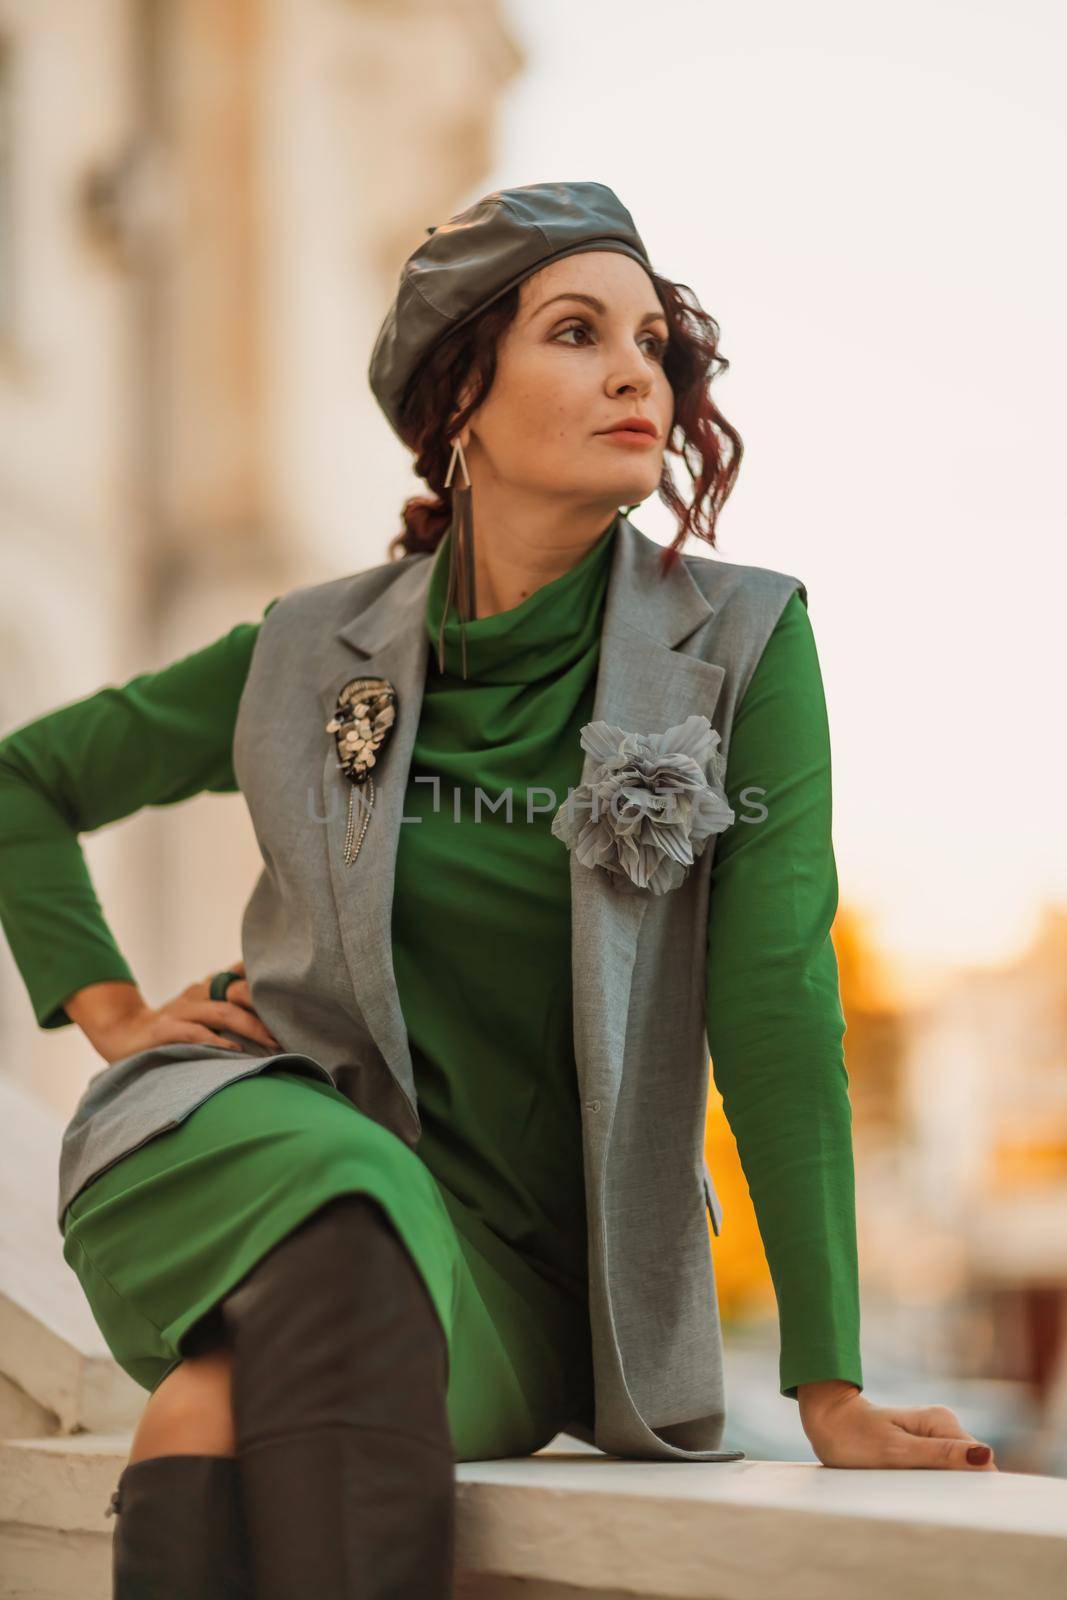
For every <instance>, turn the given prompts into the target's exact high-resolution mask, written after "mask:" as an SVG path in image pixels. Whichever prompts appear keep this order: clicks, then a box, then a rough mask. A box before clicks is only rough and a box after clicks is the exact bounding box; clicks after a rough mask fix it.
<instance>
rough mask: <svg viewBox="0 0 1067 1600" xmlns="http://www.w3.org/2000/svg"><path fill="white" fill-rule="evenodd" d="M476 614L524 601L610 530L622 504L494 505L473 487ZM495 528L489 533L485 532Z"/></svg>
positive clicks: (491, 613)
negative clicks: (527, 507)
mask: <svg viewBox="0 0 1067 1600" xmlns="http://www.w3.org/2000/svg"><path fill="white" fill-rule="evenodd" d="M471 496H472V499H471V512H472V515H473V519H474V581H475V592H476V596H477V612H476V614H477V616H478V617H479V618H481V617H492V616H496V614H497V613H498V612H500V611H509V610H511V608H512V607H513V606H517V605H520V604H521V603H522V601H523V600H526V599H528V598H529V596H530V595H531V594H533V593H534V592H535V591H536V590H537V589H540V588H541V587H542V585H543V584H546V583H551V582H552V580H553V579H554V578H559V577H562V575H563V574H564V573H565V572H569V571H570V569H571V567H573V566H576V565H577V564H578V562H579V561H581V559H582V557H583V556H584V555H586V554H587V553H588V552H589V551H590V550H591V549H592V548H593V546H594V545H595V544H596V542H597V540H598V539H600V538H601V537H602V536H603V535H604V534H605V533H606V532H607V530H608V528H609V526H610V525H611V523H612V521H613V520H614V518H615V516H616V514H617V511H618V508H617V507H616V506H610V507H607V508H605V506H604V504H603V502H602V501H601V502H598V503H596V504H595V505H583V506H580V507H577V508H571V509H569V510H568V511H567V513H566V514H565V515H564V516H561V515H560V513H559V510H558V508H553V509H551V510H545V509H543V508H542V509H541V510H540V511H537V510H530V511H525V512H524V511H522V510H521V509H518V508H516V507H515V506H514V505H513V504H509V505H508V506H507V507H501V506H499V505H494V503H493V497H492V495H489V496H486V495H485V494H484V493H479V491H478V489H477V488H472V490H471ZM487 528H491V529H492V530H493V531H492V535H491V537H490V536H488V535H487V533H486V532H485V531H484V530H486V529H487Z"/></svg>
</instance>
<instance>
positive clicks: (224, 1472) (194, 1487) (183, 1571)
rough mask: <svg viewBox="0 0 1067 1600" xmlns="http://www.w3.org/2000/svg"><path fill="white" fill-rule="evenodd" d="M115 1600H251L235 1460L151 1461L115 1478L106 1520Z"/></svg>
mask: <svg viewBox="0 0 1067 1600" xmlns="http://www.w3.org/2000/svg"><path fill="white" fill-rule="evenodd" d="M116 1513H117V1520H116V1522H115V1528H114V1533H113V1534H112V1540H111V1571H112V1595H113V1597H114V1600H252V1597H253V1590H252V1580H251V1574H250V1571H249V1567H248V1547H247V1544H246V1540H245V1530H244V1509H243V1504H242V1500H241V1488H240V1473H239V1467H238V1463H237V1461H236V1460H235V1459H234V1458H233V1456H195V1455H174V1456H148V1457H145V1458H144V1459H143V1460H140V1461H133V1462H130V1463H129V1464H128V1465H127V1466H126V1467H124V1468H123V1470H122V1473H121V1474H120V1476H119V1481H118V1487H117V1488H116V1490H115V1492H114V1494H113V1495H112V1496H111V1504H110V1505H109V1506H108V1509H107V1515H108V1516H112V1515H114V1514H116Z"/></svg>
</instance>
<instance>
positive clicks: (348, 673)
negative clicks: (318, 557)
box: [318, 557, 433, 1136]
mask: <svg viewBox="0 0 1067 1600" xmlns="http://www.w3.org/2000/svg"><path fill="white" fill-rule="evenodd" d="M432 565H433V563H432V560H431V559H430V558H429V557H427V558H425V559H423V560H419V561H414V562H412V564H411V566H410V567H409V568H408V570H407V571H406V572H402V573H400V574H399V575H398V577H397V578H396V579H395V581H394V582H393V583H391V584H390V585H389V587H388V588H387V589H386V590H384V591H383V593H382V594H381V595H379V597H378V599H377V600H375V601H374V602H373V604H371V605H370V606H368V607H367V609H366V610H365V611H362V612H360V614H359V616H357V617H355V618H353V619H352V620H350V621H349V622H346V623H345V624H344V626H343V627H341V628H339V629H338V631H337V632H336V633H335V634H334V636H333V638H332V640H331V641H330V644H329V646H328V647H327V650H326V654H325V662H324V668H323V672H322V676H321V678H320V680H319V686H318V687H319V703H320V706H321V709H322V721H323V726H324V727H325V724H326V723H327V722H328V721H329V720H330V717H331V716H332V714H333V711H334V707H335V705H336V702H337V695H338V693H339V691H340V689H341V687H342V686H343V685H344V684H345V683H347V682H348V680H349V679H350V678H354V677H363V676H367V677H370V676H375V677H381V678H387V679H388V680H389V682H390V683H391V684H392V685H393V687H394V689H395V690H396V694H397V716H396V723H395V725H394V727H393V730H392V733H391V735H390V737H389V739H388V740H387V741H386V744H385V745H384V746H383V748H382V751H381V756H380V759H379V762H378V765H377V766H376V767H375V769H374V790H375V794H374V803H373V806H372V807H371V809H370V817H369V821H368V823H367V831H366V835H365V837H364V840H363V844H362V846H361V848H360V851H359V854H358V855H357V856H356V859H355V860H354V861H353V862H351V863H350V864H346V862H345V859H344V849H345V829H346V826H347V822H348V805H349V796H350V792H351V790H352V784H351V782H350V780H349V779H348V778H347V777H346V776H345V774H344V772H343V771H342V770H341V767H340V764H339V762H338V760H337V752H336V749H335V746H334V740H333V736H332V735H324V739H325V742H326V760H325V771H324V773H323V799H324V804H325V812H326V817H327V821H326V828H327V832H328V853H329V858H330V879H331V882H332V884H333V892H334V898H335V901H336V906H337V921H338V925H339V928H340V933H341V945H342V949H343V951H344V956H345V961H346V963H347V965H348V967H349V970H350V974H351V980H352V990H353V993H354V995H355V997H356V1001H357V1003H358V1005H359V1008H360V1010H361V1012H362V1014H363V1017H364V1019H365V1021H366V1023H367V1026H368V1028H369V1029H370V1031H371V1033H372V1034H373V1035H374V1039H375V1041H376V1043H377V1045H378V1048H379V1049H380V1050H381V1052H382V1055H383V1057H384V1058H385V1061H386V1063H387V1065H388V1067H389V1070H390V1071H391V1073H392V1074H393V1076H394V1078H395V1079H396V1081H397V1083H398V1084H399V1086H400V1088H401V1089H402V1090H403V1092H404V1096H405V1098H406V1100H407V1102H408V1106H409V1108H410V1111H411V1117H412V1131H413V1134H414V1135H416V1136H417V1133H418V1127H419V1123H418V1112H417V1109H416V1093H415V1079H414V1071H413V1067H412V1061H411V1050H410V1047H409V1044H408V1037H407V1028H406V1026H405V1023H404V1017H403V1013H402V1011H401V1008H400V995H399V992H398V990H397V984H396V974H395V972H394V970H393V955H392V908H393V886H394V880H395V874H396V857H397V849H398V846H399V843H400V827H401V817H402V816H403V810H404V796H405V793H406V790H407V778H408V771H409V769H410V767H411V757H412V751H413V750H414V746H415V735H416V732H417V730H418V725H419V714H420V711H421V709H422V696H423V690H424V688H425V683H426V664H427V654H428V649H429V638H428V635H427V632H426V595H427V588H428V585H429V579H430V572H431V569H432ZM363 817H364V812H362V811H360V810H359V809H358V808H357V811H356V822H357V828H358V827H359V826H361V825H362V822H363Z"/></svg>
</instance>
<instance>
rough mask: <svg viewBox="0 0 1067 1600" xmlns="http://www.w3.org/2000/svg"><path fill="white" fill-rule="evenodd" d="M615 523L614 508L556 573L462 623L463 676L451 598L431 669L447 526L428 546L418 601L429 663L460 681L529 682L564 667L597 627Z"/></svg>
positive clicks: (442, 591) (593, 636) (443, 578)
mask: <svg viewBox="0 0 1067 1600" xmlns="http://www.w3.org/2000/svg"><path fill="white" fill-rule="evenodd" d="M618 527H619V517H618V515H616V516H615V517H613V518H612V520H611V522H610V523H609V524H608V526H607V528H605V530H604V532H603V533H602V534H601V536H600V538H599V539H598V540H597V541H596V543H595V544H593V545H592V546H591V547H590V548H589V549H588V550H587V551H586V552H585V554H584V555H583V556H582V557H581V558H580V560H578V561H577V562H575V564H574V566H572V567H569V568H568V569H567V571H566V572H563V573H561V574H560V575H559V577H557V578H552V579H550V581H549V582H548V583H543V584H542V585H541V586H540V588H538V589H535V590H534V592H533V594H530V595H527V597H526V599H525V600H521V601H520V602H519V604H518V605H515V606H510V607H509V608H508V609H507V610H506V611H498V612H496V613H495V614H494V615H493V616H489V617H476V618H475V619H474V620H473V621H471V622H468V623H467V624H466V633H467V676H466V679H464V678H463V665H462V655H461V631H460V622H459V618H458V616H457V615H456V608H455V605H454V604H453V605H452V607H451V609H450V612H449V616H448V620H447V621H446V623H445V631H444V664H445V671H444V673H443V674H438V671H437V667H438V663H437V640H438V636H439V633H440V627H441V618H442V616H443V614H444V603H445V590H446V588H447V585H448V559H449V548H450V544H451V540H452V531H451V530H449V532H448V533H446V534H445V537H444V538H443V539H442V541H441V543H440V544H439V545H438V547H437V550H436V551H435V552H434V565H433V571H432V573H431V575H430V583H429V589H428V594H427V604H426V628H427V632H428V634H429V637H430V646H431V649H430V656H431V660H430V671H431V673H433V674H434V675H440V676H444V677H455V678H457V679H458V680H459V681H460V682H475V683H499V684H504V683H515V684H518V683H534V682H536V681H537V680H538V679H542V678H551V677H555V676H557V675H558V674H559V673H561V672H563V671H565V670H566V669H567V668H568V667H570V666H571V665H573V663H574V662H576V661H577V660H579V659H580V658H581V657H582V656H584V655H585V654H586V653H587V652H588V651H589V650H590V648H591V647H592V646H593V644H594V643H595V642H596V641H597V639H598V637H599V633H600V625H601V618H602V613H603V604H604V599H605V596H606V594H607V586H608V578H609V574H610V569H611V552H612V549H613V546H614V542H615V535H616V533H617V531H618Z"/></svg>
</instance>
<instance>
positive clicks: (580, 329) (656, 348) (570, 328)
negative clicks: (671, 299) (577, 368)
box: [553, 317, 667, 361]
mask: <svg viewBox="0 0 1067 1600" xmlns="http://www.w3.org/2000/svg"><path fill="white" fill-rule="evenodd" d="M589 331H590V328H589V324H588V322H586V321H585V319H584V317H580V318H578V319H577V320H576V321H575V322H570V323H568V324H567V326H566V327H565V328H561V329H560V330H559V332H558V333H557V334H555V335H554V339H553V342H555V340H557V339H560V338H561V337H562V336H563V334H565V333H582V334H585V333H589ZM642 338H644V339H648V340H650V341H651V343H652V353H653V355H654V357H655V359H656V360H657V361H662V360H663V358H664V356H665V355H666V353H667V340H666V339H663V338H661V337H660V336H659V334H655V333H646V334H643V335H642ZM572 348H573V349H578V350H581V349H583V348H584V346H583V345H575V346H572Z"/></svg>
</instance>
